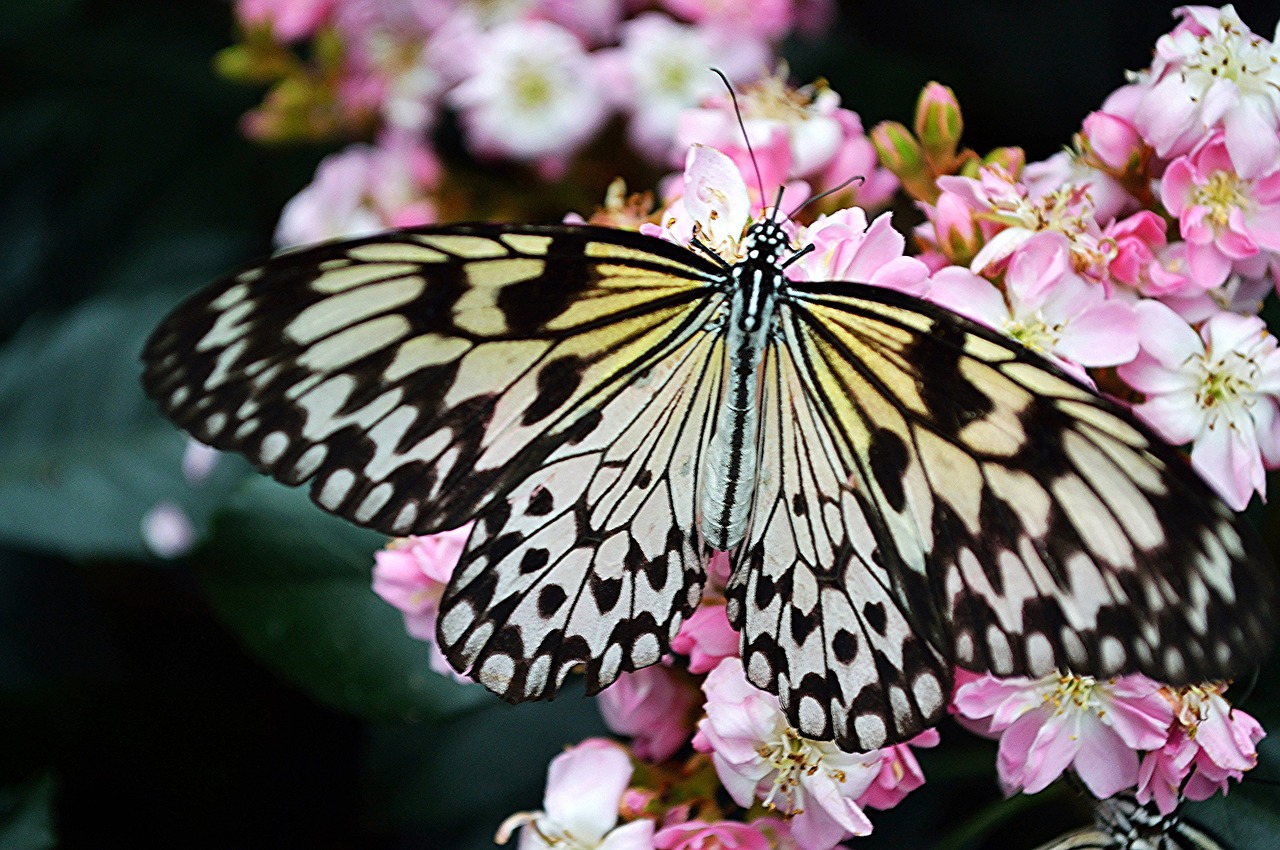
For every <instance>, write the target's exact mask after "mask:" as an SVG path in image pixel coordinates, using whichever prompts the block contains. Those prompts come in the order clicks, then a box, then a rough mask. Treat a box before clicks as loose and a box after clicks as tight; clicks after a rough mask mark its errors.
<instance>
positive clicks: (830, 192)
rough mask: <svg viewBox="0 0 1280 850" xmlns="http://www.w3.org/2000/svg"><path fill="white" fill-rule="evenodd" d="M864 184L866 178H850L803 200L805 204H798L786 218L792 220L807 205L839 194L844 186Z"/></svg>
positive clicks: (859, 176) (860, 176)
mask: <svg viewBox="0 0 1280 850" xmlns="http://www.w3.org/2000/svg"><path fill="white" fill-rule="evenodd" d="M866 182H867V178H865V177H863V176H862V175H861V174H859V175H858V176H856V177H850V178H849V179H848V180H846V181H844V182H843V183H841V184H840V185H839V186H832V187H831V188H830V189H828V190H827V191H825V192H820V193H818V194H817V195H814V196H813V197H812V198H809V199H807V200H805V202H804V203H802V204H800V206H798V207H796V208H795V209H793V210H792V211H791V212H789V213H787V218H792V217H793V216H795V214H796V213H798V212H800V210H802V209H804V208H805V207H807V206H809V204H813V203H817V202H818V201H821V200H822V199H823V198H829V197H831V196H832V195H834V194H835V193H836V192H839V191H840V190H841V189H844V188H845V187H846V186H851V185H853V184H854V183H866ZM778 198H779V200H781V198H782V196H781V195H779V196H778Z"/></svg>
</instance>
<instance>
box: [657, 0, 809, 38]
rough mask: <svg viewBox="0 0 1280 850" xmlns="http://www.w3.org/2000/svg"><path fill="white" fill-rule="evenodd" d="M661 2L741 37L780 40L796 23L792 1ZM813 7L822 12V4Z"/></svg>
mask: <svg viewBox="0 0 1280 850" xmlns="http://www.w3.org/2000/svg"><path fill="white" fill-rule="evenodd" d="M660 5H661V6H663V7H665V8H666V9H667V10H668V11H670V12H672V13H673V14H675V15H678V16H679V17H681V18H684V19H685V20H689V21H693V22H694V23H695V24H700V25H702V26H704V27H707V28H708V29H717V30H723V31H725V32H728V33H733V34H734V35H737V36H738V37H740V38H741V37H750V38H757V39H761V40H768V41H776V40H777V39H780V38H782V37H783V36H784V35H786V34H787V33H788V32H790V31H791V29H793V28H794V27H795V26H796V23H797V19H796V8H795V7H796V5H798V4H794V3H793V2H792V0H756V2H751V3H741V2H725V0H661V2H660ZM815 5H818V6H819V8H814V9H811V10H809V11H810V14H821V11H820V8H821V6H825V5H828V4H827V3H825V2H824V3H822V4H815Z"/></svg>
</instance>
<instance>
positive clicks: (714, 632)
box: [671, 601, 741, 673]
mask: <svg viewBox="0 0 1280 850" xmlns="http://www.w3.org/2000/svg"><path fill="white" fill-rule="evenodd" d="M740 642H741V638H740V637H739V635H738V633H737V632H736V631H735V630H734V628H733V626H731V625H729V617H728V615H727V614H726V613H725V606H724V602H723V601H722V602H720V603H718V604H716V603H712V604H708V603H705V602H704V603H703V604H702V605H700V606H699V607H698V608H697V609H696V610H695V611H694V612H693V613H692V614H690V615H689V617H688V619H686V620H685V621H684V622H683V623H681V624H680V631H679V632H677V633H676V636H675V638H674V639H673V640H672V641H671V651H672V652H678V653H680V654H681V655H687V656H689V672H690V673H706V672H709V671H710V670H712V669H714V668H715V667H716V665H717V664H719V663H720V662H721V661H722V660H724V659H726V658H736V657H737V656H738V652H739V649H738V647H739V645H740Z"/></svg>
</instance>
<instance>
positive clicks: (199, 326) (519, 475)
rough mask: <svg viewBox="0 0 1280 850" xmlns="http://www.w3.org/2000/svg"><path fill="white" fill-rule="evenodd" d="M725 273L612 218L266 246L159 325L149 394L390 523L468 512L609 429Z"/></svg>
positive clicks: (437, 526)
mask: <svg viewBox="0 0 1280 850" xmlns="http://www.w3.org/2000/svg"><path fill="white" fill-rule="evenodd" d="M719 277H722V274H721V273H720V272H719V270H718V269H716V268H715V267H714V266H712V265H711V264H710V263H709V262H708V261H706V260H705V259H703V258H701V257H699V256H697V255H694V254H692V253H691V252H689V251H685V250H683V249H680V248H678V247H676V246H672V245H666V244H664V243H661V242H659V241H658V240H654V239H650V238H647V237H643V236H640V235H639V234H634V233H626V232H623V231H618V230H612V229H607V228H596V227H574V226H552V227H521V226H505V225H504V226H497V225H459V226H452V227H432V228H421V229H416V230H404V231H396V232H391V233H386V234H382V235H379V236H374V237H370V238H367V239H359V240H355V241H350V242H341V243H334V244H328V245H323V246H320V247H317V248H311V249H307V250H303V251H299V252H293V253H287V254H284V255H281V256H277V257H275V258H273V259H271V260H268V261H267V262H266V263H265V264H263V265H261V266H258V267H256V268H252V269H250V270H249V271H246V272H244V273H242V274H240V275H238V276H236V277H234V278H231V279H229V280H227V281H224V282H223V283H222V284H220V285H217V286H215V287H213V288H211V289H210V290H207V291H205V292H203V293H200V294H198V295H196V296H195V297H194V298H192V299H191V300H190V301H188V302H187V303H186V304H184V305H183V306H182V307H180V308H179V309H178V310H177V311H176V312H175V313H174V314H173V315H172V316H170V317H169V318H168V319H167V320H166V321H165V322H164V323H163V324H162V325H161V326H160V327H159V328H158V329H157V330H156V332H155V333H154V334H153V335H152V337H151V339H150V341H149V342H148V344H147V347H146V350H145V352H144V354H143V359H144V361H145V364H146V370H145V374H144V377H143V382H144V385H145V387H146V389H147V391H148V392H149V393H150V394H151V395H152V396H153V397H154V398H156V399H157V401H158V402H159V403H160V405H161V407H162V408H163V410H164V412H165V413H166V414H167V415H168V416H169V417H170V418H171V419H173V420H174V421H176V422H177V423H178V424H180V425H182V426H183V427H184V428H186V429H187V430H189V431H190V432H191V433H193V434H194V435H195V436H196V437H197V438H199V439H200V440H202V441H204V442H206V443H208V444H210V445H213V446H215V447H217V448H220V449H231V450H235V451H239V452H242V453H243V454H245V455H247V456H248V457H249V459H250V460H252V461H253V462H254V463H255V464H256V465H257V466H258V468H259V469H261V470H262V471H264V472H267V473H269V474H271V475H273V476H274V477H276V478H277V479H279V480H281V481H283V482H285V483H287V484H302V483H304V482H308V481H310V482H311V496H312V498H313V499H314V500H315V501H316V502H317V503H318V504H319V505H320V506H321V507H323V508H325V509H326V510H328V511H331V512H333V513H336V514H338V515H340V516H343V517H345V518H347V519H350V520H352V521H354V522H357V523H359V524H361V525H366V526H370V527H372V528H375V529H377V530H379V531H382V532H384V533H387V534H397V535H403V534H410V533H417V534H421V533H429V532H434V531H440V530H443V529H448V528H453V527H456V526H458V525H461V524H462V523H464V522H466V521H467V520H469V519H471V518H472V517H474V516H476V515H477V514H478V513H480V512H481V511H482V510H484V509H485V508H486V507H487V506H488V505H489V504H490V503H491V502H493V501H494V499H495V498H496V497H497V496H499V495H501V494H503V493H505V492H507V491H508V490H510V489H511V488H512V487H514V486H516V485H517V484H519V483H520V482H521V481H522V480H524V479H525V478H526V477H527V476H528V475H529V474H530V473H531V472H532V471H533V470H536V469H537V468H538V467H539V466H541V465H542V464H543V463H544V462H545V461H546V459H547V458H548V457H550V456H551V454H552V453H553V452H554V451H555V450H556V448H557V447H558V446H560V445H561V444H563V443H565V442H567V441H574V440H581V439H583V438H585V437H586V436H587V434H588V433H589V432H590V431H592V430H593V429H595V428H596V427H598V425H599V423H600V415H599V410H600V408H601V407H602V406H603V405H604V404H605V403H606V402H607V400H608V399H609V398H611V397H612V396H614V395H616V394H617V393H618V392H620V391H621V389H622V388H623V387H625V386H626V385H627V383H628V382H629V381H631V380H632V379H633V378H634V377H635V376H636V375H638V374H639V373H641V372H642V371H644V370H645V369H646V368H648V367H649V366H650V365H652V364H653V363H655V362H658V361H660V360H661V359H662V358H663V357H664V356H666V354H667V353H668V352H670V351H671V350H672V349H673V348H674V347H676V346H678V345H679V343H680V340H681V339H683V338H685V337H687V336H688V335H689V334H691V333H693V332H695V331H696V330H697V329H699V327H700V323H702V322H703V321H704V320H705V308H706V307H707V305H706V303H705V302H706V300H707V299H708V297H709V296H710V295H711V289H710V288H711V287H712V285H713V284H714V283H715V282H716V281H717V280H718V279H719Z"/></svg>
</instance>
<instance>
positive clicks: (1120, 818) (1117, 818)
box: [1036, 793, 1227, 850]
mask: <svg viewBox="0 0 1280 850" xmlns="http://www.w3.org/2000/svg"><path fill="white" fill-rule="evenodd" d="M1036 850H1227V848H1226V846H1225V845H1223V844H1221V843H1220V842H1219V841H1218V840H1217V839H1216V838H1214V837H1213V836H1212V835H1210V834H1209V833H1207V832H1205V831H1204V830H1203V829H1200V828H1199V827H1197V826H1195V825H1193V824H1190V823H1187V821H1185V820H1183V818H1182V815H1181V814H1180V813H1179V812H1177V811H1174V812H1171V813H1170V814H1167V815H1164V814H1161V813H1160V812H1159V811H1158V810H1157V809H1156V808H1155V807H1154V806H1152V805H1151V804H1147V805H1145V806H1144V805H1143V804H1141V803H1139V802H1138V801H1137V800H1136V799H1135V798H1134V796H1133V795H1132V794H1127V793H1126V794H1118V795H1116V796H1114V797H1109V798H1108V799H1106V800H1099V801H1098V803H1097V806H1096V807H1095V808H1094V825H1093V826H1091V827H1087V828H1085V829H1080V830H1076V831H1074V832H1070V833H1068V834H1067V835H1064V836H1062V837H1061V838H1059V839H1057V840H1056V841H1050V842H1049V843H1048V844H1044V845H1041V846H1040V847H1038V848H1036Z"/></svg>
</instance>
